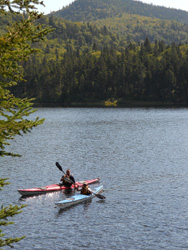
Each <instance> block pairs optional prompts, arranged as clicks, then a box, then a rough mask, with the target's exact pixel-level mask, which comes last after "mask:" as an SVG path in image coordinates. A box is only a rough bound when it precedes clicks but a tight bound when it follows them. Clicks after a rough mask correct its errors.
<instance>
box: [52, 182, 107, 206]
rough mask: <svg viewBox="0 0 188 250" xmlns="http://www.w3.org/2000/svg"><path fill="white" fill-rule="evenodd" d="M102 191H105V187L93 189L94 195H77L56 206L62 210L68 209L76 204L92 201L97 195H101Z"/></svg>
mask: <svg viewBox="0 0 188 250" xmlns="http://www.w3.org/2000/svg"><path fill="white" fill-rule="evenodd" d="M102 190H103V185H101V186H99V187H96V188H93V189H92V190H91V191H92V192H93V193H92V194H90V195H84V194H76V195H74V196H72V197H70V198H67V199H65V200H62V201H59V202H57V203H56V205H57V206H58V207H59V208H60V209H63V208H67V207H70V206H73V205H75V204H78V203H81V202H84V201H88V200H91V199H92V198H94V197H95V194H99V193H100V192H102Z"/></svg>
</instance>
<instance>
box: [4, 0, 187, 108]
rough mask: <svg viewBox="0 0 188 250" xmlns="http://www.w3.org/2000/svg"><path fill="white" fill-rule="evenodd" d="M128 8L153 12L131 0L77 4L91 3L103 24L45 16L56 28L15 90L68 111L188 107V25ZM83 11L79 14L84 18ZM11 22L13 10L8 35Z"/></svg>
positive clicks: (86, 1)
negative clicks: (100, 107)
mask: <svg viewBox="0 0 188 250" xmlns="http://www.w3.org/2000/svg"><path fill="white" fill-rule="evenodd" d="M99 3H100V6H103V9H102V10H101V8H102V7H100V6H99V5H98V4H99ZM107 3H109V5H108V4H107ZM115 3H116V5H115ZM122 3H126V4H127V6H129V8H130V9H131V8H132V9H133V7H134V6H136V5H133V3H134V4H137V5H139V6H141V7H143V6H144V7H146V8H147V7H148V5H143V4H142V3H140V2H133V1H131V0H117V2H116V1H114V0H108V1H107V0H101V1H98V0H96V1H90V0H82V1H80V0H76V1H75V2H74V3H73V4H72V5H70V6H69V8H71V9H72V10H71V11H73V10H74V8H73V7H74V6H75V5H74V4H85V5H86V6H85V9H84V8H82V11H84V10H85V12H83V13H85V15H84V16H87V14H89V13H90V14H89V15H90V17H91V20H95V21H92V22H89V21H87V22H83V21H82V22H72V21H68V20H65V19H63V18H61V17H57V16H55V15H54V13H53V14H51V15H49V16H44V18H43V19H42V21H40V23H41V24H45V25H50V26H51V27H52V28H53V29H54V31H53V32H52V33H51V34H50V35H48V36H47V39H46V40H44V41H43V42H40V43H34V44H33V46H34V47H35V48H39V49H41V53H40V54H39V55H38V56H32V57H30V59H29V60H28V61H27V62H23V63H22V66H23V67H24V74H25V79H26V80H27V84H25V83H22V82H20V84H19V86H17V87H15V88H13V89H12V90H13V91H14V93H15V94H16V96H19V97H20V96H21V97H26V96H27V97H34V98H36V103H40V104H42V103H50V105H52V104H54V103H55V104H61V105H64V106H67V105H68V106H70V105H85V106H87V105H93V106H95V105H105V104H106V105H108V104H109V103H111V104H113V105H115V104H117V105H135V104H138V105H142V104H144V105H145V104H147V105H159V104H160V105H186V106H187V105H188V75H187V72H188V45H187V41H188V25H187V24H186V23H183V22H178V21H174V20H161V19H157V18H154V17H146V16H141V15H138V13H137V14H134V15H133V14H130V13H129V14H128V13H125V11H124V9H123V7H122ZM88 4H90V5H88ZM96 4H97V5H96ZM128 4H129V5H128ZM81 6H82V5H81ZM93 6H95V8H93ZM96 7H97V9H96ZM99 7H100V8H99ZM149 7H150V8H151V7H152V6H149ZM69 8H66V11H68V9H69ZM120 8H121V9H122V10H121V11H120ZM127 8H128V7H127ZM77 9H78V12H71V13H72V14H71V15H72V16H76V15H78V16H80V15H83V13H82V14H81V12H80V9H79V6H77ZM88 9H89V10H90V11H88V12H87V11H86V10H88ZM130 9H129V12H130ZM164 9H166V8H164ZM69 10H70V9H69ZM91 10H92V11H91ZM137 10H138V9H137ZM139 11H143V12H144V9H140V10H139ZM86 12H87V13H86ZM151 12H152V11H151ZM97 13H98V14H99V13H100V14H101V19H97V15H98V14H97ZM135 13H136V10H135ZM144 13H145V12H144ZM180 13H182V12H181V11H180ZM183 13H184V12H183ZM186 14H187V13H186ZM104 15H105V17H104ZM94 16H95V17H96V18H93V17H94ZM17 18H19V16H18V17H17ZM96 19H97V20H96ZM9 21H11V15H10V13H9V14H8V15H7V17H6V18H4V19H3V18H2V17H1V15H0V23H1V30H0V33H2V32H6V28H5V27H6V25H7V23H8V22H9Z"/></svg>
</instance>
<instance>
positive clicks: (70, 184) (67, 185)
mask: <svg viewBox="0 0 188 250" xmlns="http://www.w3.org/2000/svg"><path fill="white" fill-rule="evenodd" d="M63 177H65V178H69V177H70V176H67V175H66V174H65V175H64V176H63ZM63 186H65V187H71V186H72V183H70V182H68V181H66V180H65V179H64V180H63Z"/></svg>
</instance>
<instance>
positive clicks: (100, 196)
mask: <svg viewBox="0 0 188 250" xmlns="http://www.w3.org/2000/svg"><path fill="white" fill-rule="evenodd" d="M92 194H94V195H95V196H96V197H97V198H99V199H102V200H104V199H106V197H105V196H104V195H102V194H96V193H92Z"/></svg>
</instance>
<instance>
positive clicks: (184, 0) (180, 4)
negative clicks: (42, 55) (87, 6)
mask: <svg viewBox="0 0 188 250" xmlns="http://www.w3.org/2000/svg"><path fill="white" fill-rule="evenodd" d="M43 1H44V4H45V5H46V7H39V8H38V10H39V11H40V12H44V14H49V13H50V12H51V11H57V10H60V9H62V8H63V7H64V6H67V5H69V4H70V3H72V2H74V0H43ZM140 1H141V2H144V3H149V4H153V5H160V6H165V7H168V8H169V7H170V8H175V9H181V10H186V11H188V0H140Z"/></svg>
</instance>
